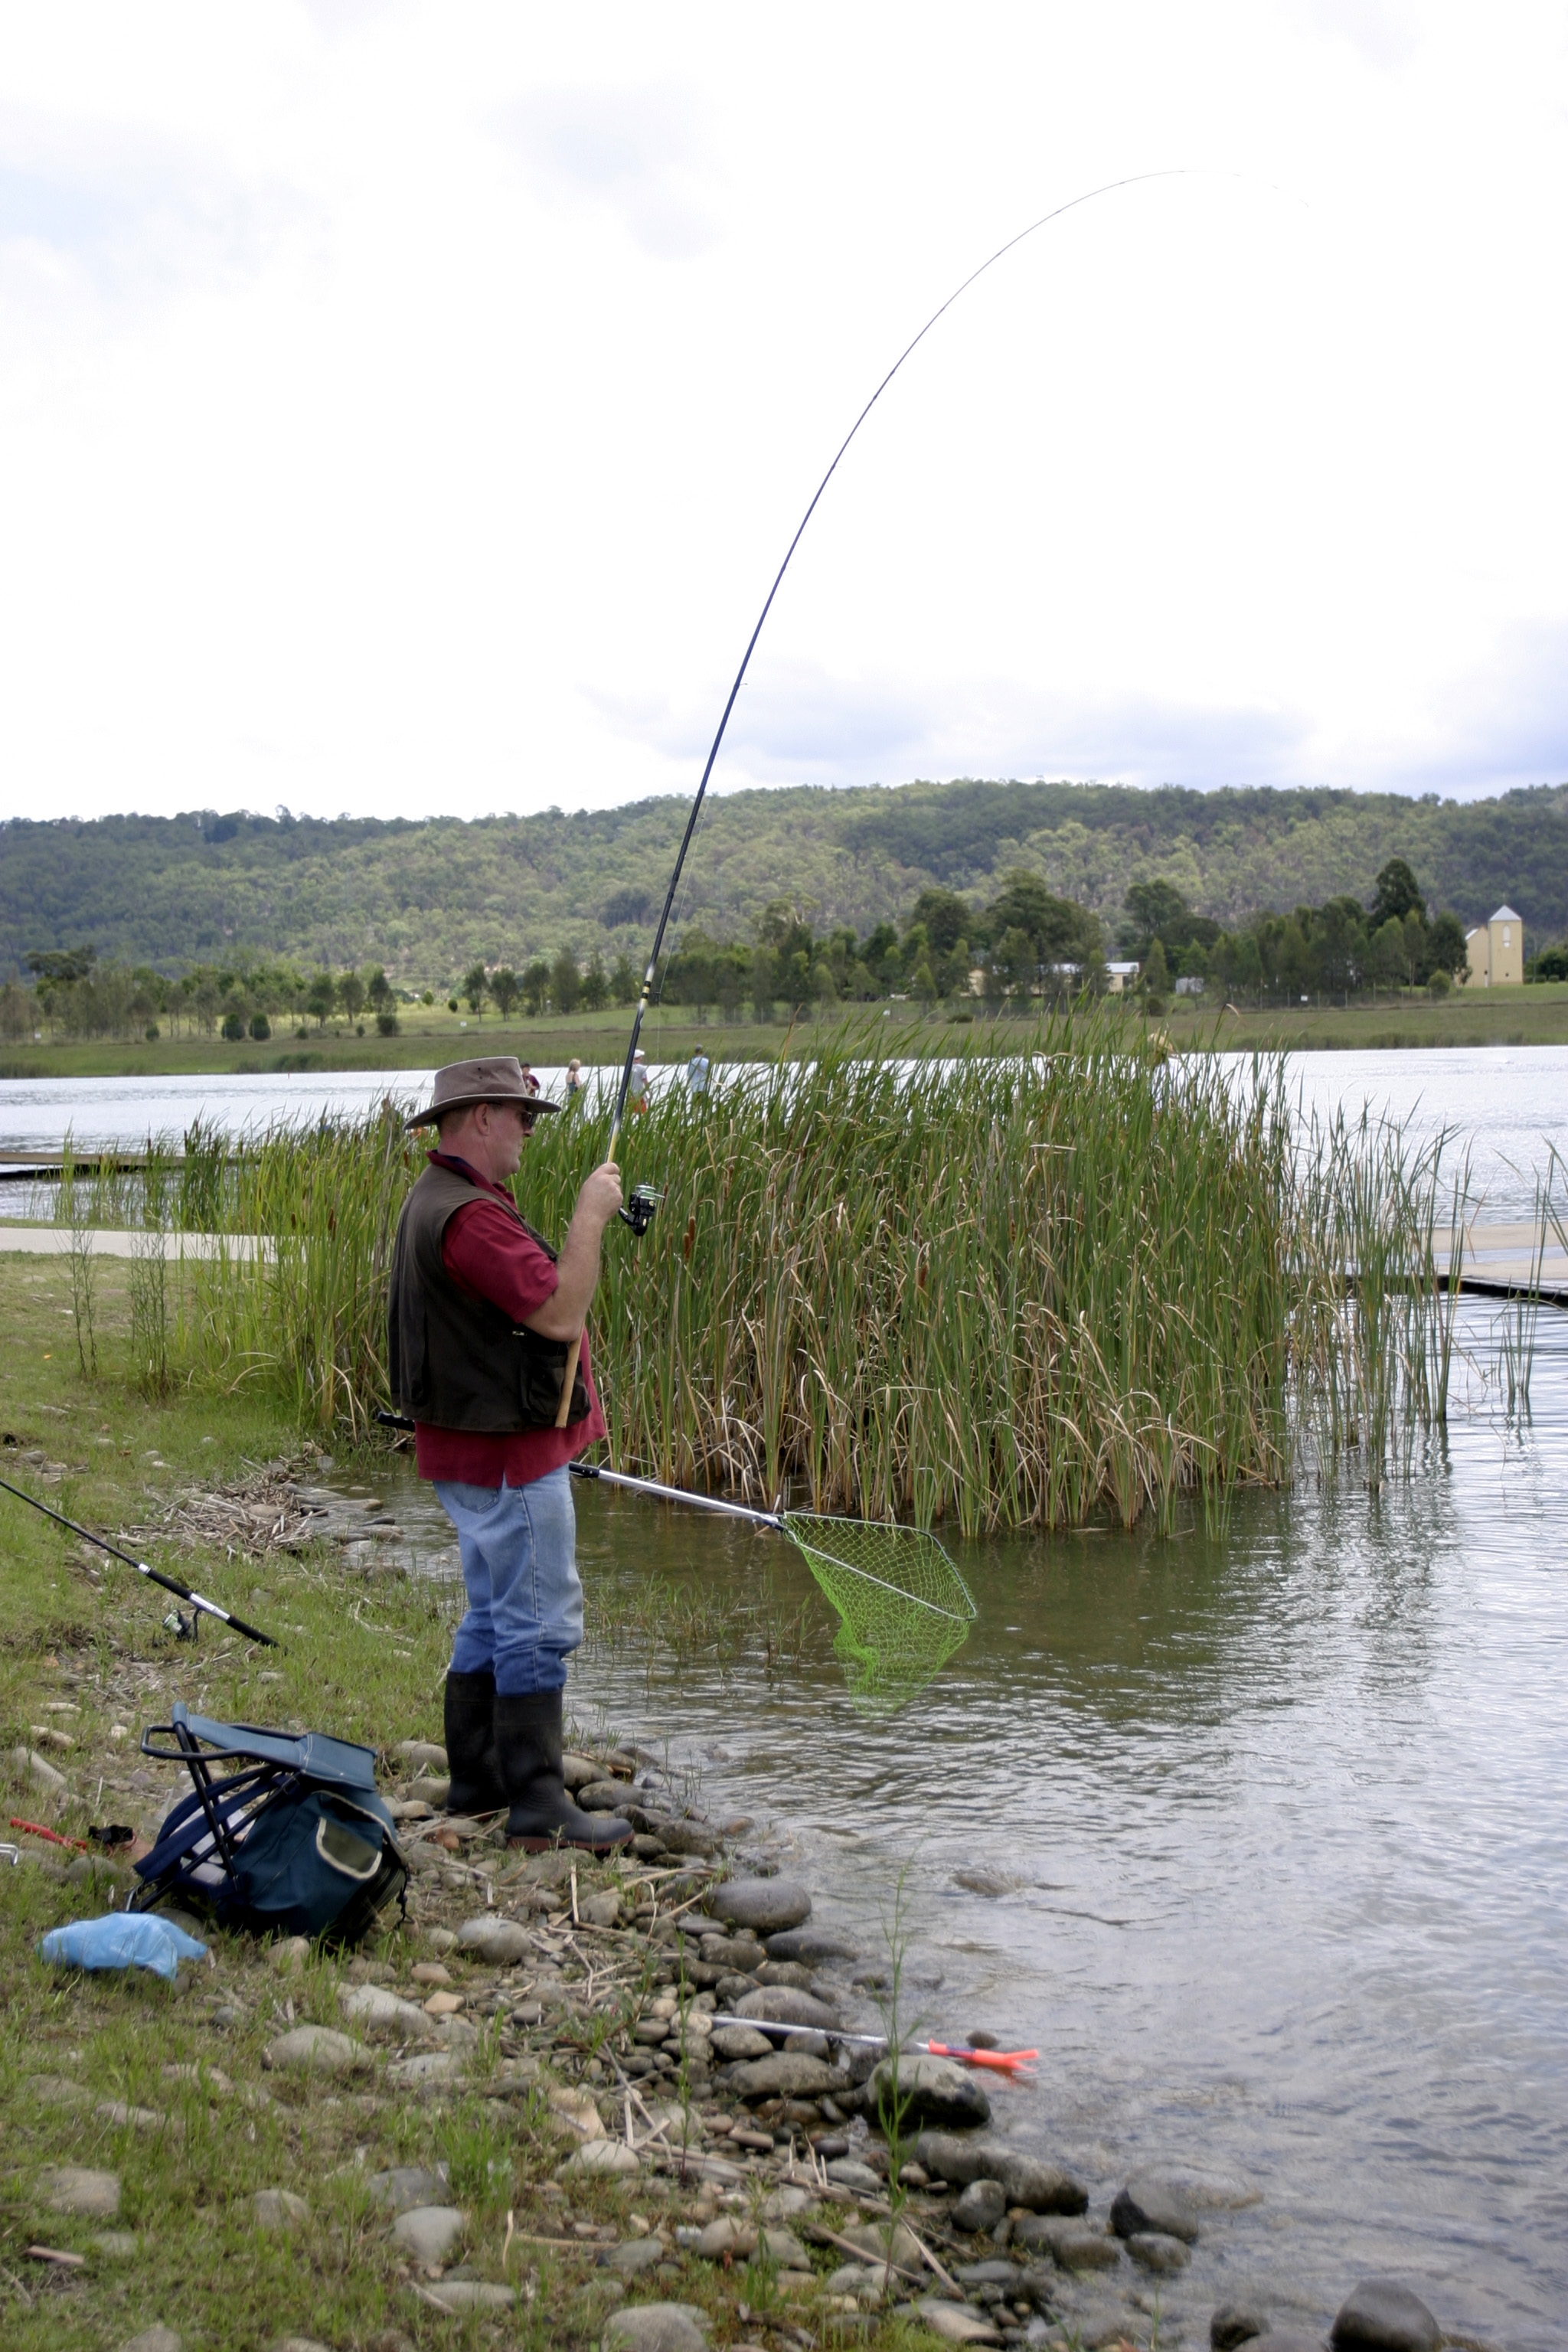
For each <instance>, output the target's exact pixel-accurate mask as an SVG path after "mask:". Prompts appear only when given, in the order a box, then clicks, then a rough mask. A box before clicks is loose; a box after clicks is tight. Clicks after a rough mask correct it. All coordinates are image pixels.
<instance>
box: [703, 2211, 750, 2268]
mask: <svg viewBox="0 0 1568 2352" xmlns="http://www.w3.org/2000/svg"><path fill="white" fill-rule="evenodd" d="M691 2251H692V2252H693V2253H694V2254H700V2255H701V2257H702V2259H703V2261H704V2262H705V2263H718V2262H722V2261H723V2259H724V2256H725V2255H726V2254H739V2255H740V2256H741V2257H742V2260H743V2259H744V2258H745V2257H746V2256H747V2255H748V2254H754V2253H755V2252H756V2251H757V2233H756V2231H755V2230H754V2229H753V2228H752V2225H751V2223H750V2222H749V2221H736V2220H735V2219H734V2217H733V2215H732V2214H729V2213H721V2215H720V2216H719V2219H718V2220H717V2221H710V2222H709V2223H708V2225H707V2227H706V2229H702V2230H699V2231H698V2232H697V2239H696V2242H695V2244H694V2245H693V2246H692V2249H691Z"/></svg>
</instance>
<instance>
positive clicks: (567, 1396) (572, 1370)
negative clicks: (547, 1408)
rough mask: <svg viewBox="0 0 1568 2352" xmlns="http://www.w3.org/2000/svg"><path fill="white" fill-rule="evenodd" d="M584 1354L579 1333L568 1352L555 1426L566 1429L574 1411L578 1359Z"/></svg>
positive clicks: (556, 1410) (581, 1335) (581, 1336)
mask: <svg viewBox="0 0 1568 2352" xmlns="http://www.w3.org/2000/svg"><path fill="white" fill-rule="evenodd" d="M582 1352H583V1334H582V1333H581V1331H579V1332H578V1334H577V1337H576V1338H575V1339H574V1340H573V1342H572V1345H571V1346H570V1347H569V1348H568V1349H567V1350H566V1369H565V1370H564V1371H563V1373H562V1375H561V1402H560V1403H559V1404H558V1405H557V1406H556V1408H555V1426H556V1428H557V1429H564V1428H565V1426H566V1416H567V1414H568V1413H569V1412H571V1410H572V1383H573V1381H574V1380H575V1379H576V1377H577V1359H578V1357H579V1356H580V1355H581V1354H582Z"/></svg>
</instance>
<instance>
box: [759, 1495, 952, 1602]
mask: <svg viewBox="0 0 1568 2352" xmlns="http://www.w3.org/2000/svg"><path fill="white" fill-rule="evenodd" d="M794 1519H795V1513H794V1512H793V1511H786V1512H785V1513H784V1517H782V1518H778V1519H772V1520H770V1521H769V1525H770V1526H772V1527H776V1528H782V1529H783V1530H784V1534H785V1535H786V1536H788V1538H789V1539H790V1541H791V1543H792V1544H794V1546H795V1549H796V1550H797V1551H801V1552H805V1553H806V1554H807V1555H808V1560H807V1564H808V1565H809V1555H810V1554H811V1553H812V1552H815V1553H816V1556H817V1558H818V1559H826V1560H828V1561H831V1563H832V1565H833V1566H834V1567H835V1568H839V1569H842V1570H843V1571H844V1573H845V1575H846V1576H858V1577H859V1578H861V1579H862V1580H863V1581H864V1582H866V1583H867V1584H874V1585H876V1586H877V1588H878V1590H879V1591H882V1592H890V1593H891V1594H892V1596H893V1598H894V1600H895V1601H909V1602H910V1606H911V1607H913V1608H916V1609H929V1610H930V1611H931V1615H932V1616H933V1617H945V1618H946V1619H947V1622H948V1623H949V1624H950V1625H967V1624H969V1623H970V1622H971V1621H972V1620H973V1617H974V1615H975V1613H976V1612H975V1607H974V1603H973V1601H970V1603H969V1615H968V1616H967V1617H963V1616H961V1615H960V1614H959V1612H958V1611H957V1610H956V1609H944V1608H943V1607H942V1604H941V1602H940V1601H926V1600H924V1599H922V1598H921V1594H920V1593H918V1592H906V1591H904V1589H903V1587H902V1585H901V1584H889V1582H888V1580H887V1579H886V1578H885V1577H881V1576H873V1575H872V1573H871V1571H870V1570H869V1569H868V1568H862V1567H860V1565H859V1563H858V1561H856V1560H852V1559H837V1558H836V1557H835V1555H834V1554H833V1553H832V1552H830V1551H826V1550H825V1549H824V1548H823V1547H822V1545H821V1544H814V1543H807V1541H806V1539H805V1537H804V1536H803V1535H800V1534H797V1532H796V1530H795V1527H794V1526H793V1525H792V1522H793V1520H794ZM897 1532H898V1533H899V1534H900V1535H902V1534H904V1533H906V1532H908V1531H907V1530H906V1529H904V1528H899V1529H898V1530H897ZM953 1574H954V1575H955V1576H956V1575H957V1574H958V1570H956V1569H954V1570H953Z"/></svg>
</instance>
